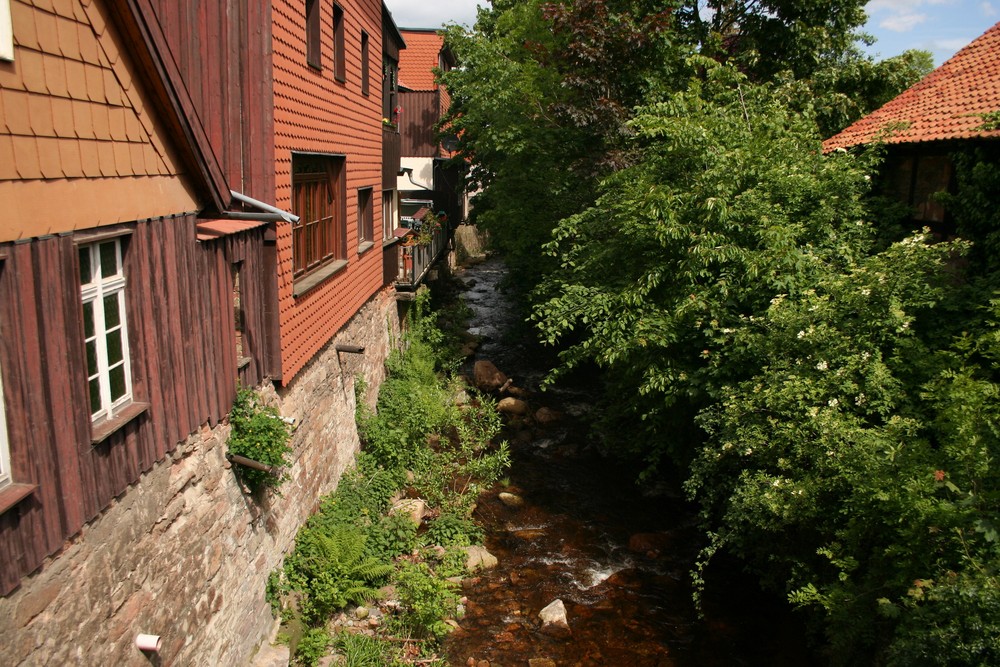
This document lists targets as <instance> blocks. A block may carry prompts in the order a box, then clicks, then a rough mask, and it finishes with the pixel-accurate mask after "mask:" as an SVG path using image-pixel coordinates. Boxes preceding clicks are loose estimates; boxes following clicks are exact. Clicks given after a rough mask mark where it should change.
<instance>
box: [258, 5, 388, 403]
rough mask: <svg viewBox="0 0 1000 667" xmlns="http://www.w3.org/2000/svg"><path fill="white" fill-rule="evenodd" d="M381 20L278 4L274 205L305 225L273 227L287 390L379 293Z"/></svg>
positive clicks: (362, 10) (355, 9) (375, 12)
mask: <svg viewBox="0 0 1000 667" xmlns="http://www.w3.org/2000/svg"><path fill="white" fill-rule="evenodd" d="M385 14H386V12H384V9H383V6H382V3H381V2H379V1H377V0H337V1H336V2H335V1H334V0H306V1H305V2H302V0H274V2H273V42H274V44H275V49H274V53H273V56H272V57H273V61H274V67H273V71H274V154H273V164H274V165H275V172H276V174H275V200H276V202H277V205H278V206H279V207H280V208H283V209H287V210H290V211H291V212H292V213H294V214H296V215H298V216H299V217H300V220H299V222H297V223H295V224H289V223H279V224H278V225H277V228H276V232H277V251H278V275H277V277H278V311H279V321H280V330H281V374H280V377H279V379H280V380H281V381H282V382H283V383H285V384H287V383H288V382H290V381H291V379H292V378H293V377H294V376H295V375H296V373H298V372H299V371H300V370H301V369H302V368H303V367H304V366H305V364H307V363H308V362H309V361H310V359H312V358H313V357H314V355H315V354H316V353H317V352H318V351H319V350H320V349H322V348H323V346H324V345H326V344H327V343H328V342H329V340H330V339H331V338H332V336H333V335H334V334H335V333H336V332H337V331H338V330H339V329H341V328H342V327H343V326H344V324H345V323H346V322H347V321H348V320H349V319H350V318H351V316H352V315H353V314H354V313H355V312H357V310H358V309H359V308H360V307H361V306H362V305H363V304H365V303H366V302H367V301H368V300H369V299H371V298H372V296H373V295H374V294H375V293H377V292H378V291H379V290H381V289H382V287H383V270H382V251H381V248H382V241H383V225H382V224H377V225H376V224H375V221H376V220H378V221H380V223H381V221H382V216H383V201H384V200H385V198H386V196H390V197H393V196H394V194H393V193H392V192H391V190H392V188H386V187H385V183H384V179H383V145H384V144H383V123H382V117H383V116H382V100H383V93H382V83H383V76H382V74H383V69H382V62H383V53H384V50H385V49H384V46H383V16H384V15H385ZM279 47H280V48H279ZM387 189H388V190H389V192H388V193H387V192H386V190H387Z"/></svg>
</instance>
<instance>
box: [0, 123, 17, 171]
mask: <svg viewBox="0 0 1000 667" xmlns="http://www.w3.org/2000/svg"><path fill="white" fill-rule="evenodd" d="M19 178H20V175H19V174H18V173H17V162H16V161H15V159H14V140H13V138H12V137H8V136H7V135H4V134H0V181H16V180H18V179H19Z"/></svg>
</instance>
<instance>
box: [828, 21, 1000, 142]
mask: <svg viewBox="0 0 1000 667" xmlns="http://www.w3.org/2000/svg"><path fill="white" fill-rule="evenodd" d="M996 111H1000V23H997V24H996V25H994V26H993V27H992V28H990V29H989V30H987V31H986V32H985V33H984V34H983V35H982V36H981V37H979V38H978V39H976V40H975V41H973V42H972V43H971V44H969V45H968V46H966V47H965V48H964V49H962V50H961V51H959V52H958V53H956V54H955V55H954V56H952V58H951V59H950V60H948V61H947V62H945V63H944V64H943V65H941V66H940V67H938V68H937V69H936V70H934V71H933V72H931V73H930V74H928V75H927V76H926V77H924V79H923V80H921V81H920V82H918V83H916V84H915V85H914V86H913V87H911V88H909V89H907V90H905V91H904V92H903V93H901V94H900V95H899V96H898V97H896V98H895V99H893V100H892V101H890V102H888V103H887V104H886V105H885V106H883V107H882V108H880V109H877V110H876V111H873V112H872V113H870V114H869V115H867V116H865V117H864V118H861V119H860V120H858V121H856V122H855V123H853V124H852V125H850V126H848V127H847V128H845V129H844V130H842V131H841V132H840V133H839V134H836V135H834V136H833V137H830V138H829V139H827V140H826V141H824V142H823V150H824V151H827V152H828V151H831V150H834V149H837V148H846V147H848V146H857V145H859V144H865V143H871V142H872V141H874V140H876V139H881V140H884V141H885V143H889V144H906V143H920V142H926V141H942V140H946V139H969V138H972V137H1000V130H982V129H979V128H980V127H981V126H982V124H983V117H982V114H985V113H990V112H996ZM900 124H902V127H901V128H900V129H895V131H892V130H893V129H894V128H896V126H898V125H900ZM881 135H884V136H881Z"/></svg>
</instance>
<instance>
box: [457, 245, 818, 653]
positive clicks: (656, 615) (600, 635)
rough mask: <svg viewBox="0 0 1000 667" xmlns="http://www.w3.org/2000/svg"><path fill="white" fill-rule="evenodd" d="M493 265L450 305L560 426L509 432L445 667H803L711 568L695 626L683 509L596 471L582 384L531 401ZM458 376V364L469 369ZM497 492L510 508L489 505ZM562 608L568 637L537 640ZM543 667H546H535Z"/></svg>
mask: <svg viewBox="0 0 1000 667" xmlns="http://www.w3.org/2000/svg"><path fill="white" fill-rule="evenodd" d="M504 274H505V268H504V266H503V264H502V263H501V262H500V261H499V260H495V259H491V260H489V261H487V262H486V263H484V264H480V265H477V266H475V267H471V268H468V269H465V270H464V272H463V273H461V274H460V279H461V280H462V281H463V283H464V284H465V286H466V287H465V288H464V290H463V293H462V297H463V298H464V300H465V301H466V303H467V304H468V305H469V307H470V308H471V309H472V311H473V318H472V322H471V326H470V331H471V332H472V333H474V334H477V335H478V336H480V337H482V339H483V343H482V345H481V347H480V348H479V350H478V351H477V353H476V358H480V359H489V360H490V361H493V362H494V363H495V364H496V365H497V366H498V367H499V368H500V369H501V370H503V371H504V372H505V373H506V374H508V375H509V376H511V377H512V378H513V380H514V385H515V386H516V387H520V388H522V389H525V390H527V391H528V392H529V393H528V397H527V400H528V402H529V403H530V404H531V408H532V410H537V409H538V408H539V407H543V406H544V407H549V408H551V409H553V410H555V411H557V412H558V413H560V414H561V415H562V417H561V418H560V419H558V420H557V421H555V422H553V423H551V424H547V425H540V424H537V423H534V420H532V419H530V418H529V419H527V420H521V421H519V420H516V419H515V420H512V421H513V422H514V423H512V424H511V426H510V428H509V429H508V432H507V436H508V439H509V440H510V441H511V446H512V459H513V465H512V467H511V469H510V471H509V480H507V481H508V482H509V483H508V484H507V485H506V486H502V487H501V488H497V489H495V490H494V491H492V492H490V493H488V494H485V495H484V496H483V497H482V498H480V502H479V506H478V509H477V510H476V514H477V518H478V519H479V520H480V521H481V522H482V523H483V525H484V526H485V529H486V533H487V536H486V543H485V544H486V547H487V548H488V549H489V551H490V552H491V553H493V554H494V555H495V556H497V558H498V559H499V565H498V566H497V567H496V568H494V569H492V570H489V571H486V572H483V573H480V574H479V576H477V577H476V578H474V579H472V580H469V581H467V582H466V583H465V585H464V590H463V594H464V595H465V596H466V597H467V598H468V602H467V604H466V615H465V617H464V618H463V619H461V621H460V625H461V627H460V629H459V630H457V631H456V632H454V633H453V634H452V635H451V636H450V637H449V638H448V640H447V642H446V646H445V648H446V650H447V652H448V655H449V656H451V664H453V665H466V664H473V665H483V664H484V662H483V661H486V662H485V664H488V665H489V667H515V666H525V667H527V666H528V665H529V661H530V660H533V659H534V660H535V661H536V662H535V665H556V666H558V667H569V666H574V665H579V666H588V667H589V666H591V665H608V666H614V667H617V666H621V667H645V666H649V667H653V666H664V667H666V666H675V665H676V666H697V667H700V666H706V667H708V666H715V665H720V666H721V665H726V666H729V665H768V666H773V667H781V666H785V665H787V666H792V665H795V666H799V665H814V664H818V663H819V662H820V661H819V660H818V658H816V657H815V656H813V655H811V654H810V653H809V652H808V650H807V649H806V647H805V640H804V631H803V629H802V628H801V627H800V626H799V624H798V623H797V620H796V619H795V618H793V617H792V616H791V615H790V614H789V612H788V610H787V608H786V606H785V605H784V604H783V603H782V602H781V601H780V600H776V599H774V598H772V597H768V596H766V595H764V594H763V593H761V592H760V591H759V590H758V589H756V588H755V586H754V584H753V582H752V581H751V580H749V579H748V578H747V577H746V576H743V575H742V574H741V572H740V571H739V569H738V565H736V564H732V563H728V564H726V563H725V562H724V561H721V560H720V562H719V563H720V564H718V565H715V566H713V568H711V569H710V570H709V573H708V576H707V582H708V583H707V590H706V598H705V601H704V603H703V612H704V615H703V616H699V615H698V614H697V613H696V610H695V608H694V605H693V602H692V597H691V593H692V589H691V584H690V576H689V572H690V570H691V568H692V565H693V563H694V559H695V556H696V555H697V552H698V549H699V548H700V545H701V544H702V542H701V539H700V536H699V533H698V530H697V527H696V523H695V517H694V509H693V508H692V507H691V506H690V505H689V504H688V503H687V502H686V501H684V499H683V498H681V497H679V496H678V494H676V493H670V492H669V491H668V490H667V491H665V490H660V492H659V493H655V494H649V493H645V494H644V493H643V491H642V489H640V488H639V487H638V486H637V485H636V484H635V479H636V470H634V469H631V468H628V467H627V466H624V465H621V464H619V463H616V462H615V461H614V460H609V459H607V458H605V457H602V456H601V454H600V452H599V451H598V448H597V447H596V446H595V445H594V443H593V442H592V441H591V438H590V436H589V433H588V431H587V428H586V419H585V417H586V415H587V413H588V412H589V411H590V410H592V407H591V405H592V404H591V401H590V397H589V395H588V391H590V390H591V389H592V388H588V387H587V386H586V383H585V382H583V383H578V384H580V385H583V386H582V388H575V389H574V388H568V387H562V388H557V389H556V390H550V391H547V392H544V393H542V392H538V391H537V388H538V383H539V382H540V380H541V378H542V377H543V374H544V372H545V370H546V369H545V368H544V367H543V364H542V363H540V362H533V361H532V360H533V359H536V358H537V357H536V355H533V354H532V353H531V351H530V349H529V348H527V347H525V346H523V345H521V344H519V343H518V342H517V339H516V337H514V338H512V337H510V336H508V335H507V332H508V331H509V330H510V329H511V325H512V324H514V323H513V322H512V321H511V320H512V314H511V313H512V311H511V308H510V305H509V304H508V302H507V301H506V299H505V296H504V294H503V293H502V292H501V291H500V290H499V289H498V285H499V283H500V281H501V279H502V278H503V276H504ZM470 363H471V362H470ZM500 492H508V493H513V494H516V495H517V496H519V497H520V498H521V499H522V500H523V505H521V506H520V507H509V506H508V505H507V504H505V503H503V502H501V500H500V498H499V493H500ZM557 599H559V600H562V601H563V603H564V605H565V607H566V612H567V618H568V621H569V627H570V630H571V632H572V634H571V636H569V637H553V636H549V635H547V634H544V633H542V632H541V631H540V626H541V622H540V620H539V618H538V613H539V611H540V610H541V609H542V608H544V607H545V606H546V605H548V604H549V603H551V602H552V601H554V600H557ZM542 659H548V660H551V661H552V662H551V663H545V662H542V661H541V660H542Z"/></svg>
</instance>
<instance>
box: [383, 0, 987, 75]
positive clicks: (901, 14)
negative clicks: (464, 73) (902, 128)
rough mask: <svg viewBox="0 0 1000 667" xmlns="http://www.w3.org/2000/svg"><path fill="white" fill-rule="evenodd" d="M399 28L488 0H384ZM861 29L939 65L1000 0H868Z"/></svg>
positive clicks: (433, 22)
mask: <svg viewBox="0 0 1000 667" xmlns="http://www.w3.org/2000/svg"><path fill="white" fill-rule="evenodd" d="M385 4H386V6H387V7H388V8H389V11H391V12H392V17H393V19H395V21H396V25H397V26H399V27H400V28H439V27H441V26H442V25H444V24H445V23H459V24H463V25H469V26H471V25H472V24H473V23H475V20H476V6H477V5H487V0H385ZM867 10H868V24H867V25H866V26H865V32H868V33H869V34H871V35H873V36H874V37H875V38H876V42H875V44H874V45H872V46H871V47H868V48H866V51H867V52H868V53H869V54H871V55H872V56H875V57H876V58H889V57H891V56H896V55H899V54H900V53H902V52H903V51H905V50H907V49H925V50H927V51H930V52H931V53H932V54H933V56H934V64H935V65H940V64H941V63H943V62H944V61H945V60H947V59H948V58H950V57H951V56H952V55H954V53H955V52H956V51H958V50H959V49H960V48H962V47H963V46H965V45H966V44H968V43H969V42H971V41H972V40H974V39H975V38H976V37H979V35H981V34H983V33H984V32H986V29H987V28H989V27H990V26H992V25H993V24H994V23H996V22H997V21H1000V0H872V1H871V2H869V3H868V6H867Z"/></svg>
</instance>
